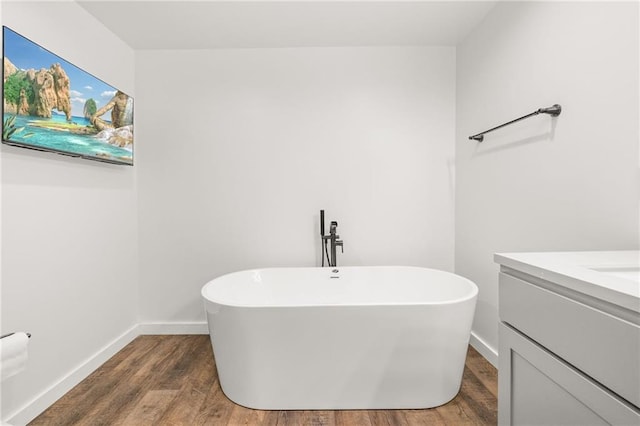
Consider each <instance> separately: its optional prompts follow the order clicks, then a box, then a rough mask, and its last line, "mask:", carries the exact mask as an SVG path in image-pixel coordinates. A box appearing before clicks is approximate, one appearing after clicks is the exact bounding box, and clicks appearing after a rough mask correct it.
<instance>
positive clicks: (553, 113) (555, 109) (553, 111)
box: [469, 104, 562, 142]
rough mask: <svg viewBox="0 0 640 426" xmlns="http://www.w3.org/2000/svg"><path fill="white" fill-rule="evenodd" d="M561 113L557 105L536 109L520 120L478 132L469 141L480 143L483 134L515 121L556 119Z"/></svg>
mask: <svg viewBox="0 0 640 426" xmlns="http://www.w3.org/2000/svg"><path fill="white" fill-rule="evenodd" d="M561 112H562V107H561V106H560V105H558V104H555V105H553V106H550V107H549V108H538V109H537V110H535V111H533V112H532V113H531V114H527V115H523V116H522V117H520V118H516V119H515V120H511V121H509V122H508V123H504V124H501V125H499V126H496V127H494V128H493V129H489V130H485V131H484V132H480V133H478V134H477V135H473V136H469V139H471V140H474V141H478V142H482V141H483V140H484V134H485V133H489V132H493V131H494V130H497V129H500V128H502V127H504V126H508V125H509V124H513V123H515V122H516V121H520V120H524V119H525V118H529V117H532V116H534V115H538V114H549V115H551V116H552V117H557V116H559V115H560V113H561Z"/></svg>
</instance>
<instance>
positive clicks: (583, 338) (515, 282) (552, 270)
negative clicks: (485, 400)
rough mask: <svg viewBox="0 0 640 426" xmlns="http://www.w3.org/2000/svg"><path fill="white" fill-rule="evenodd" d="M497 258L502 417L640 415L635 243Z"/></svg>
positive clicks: (560, 419) (596, 420)
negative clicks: (629, 247) (625, 248)
mask: <svg viewBox="0 0 640 426" xmlns="http://www.w3.org/2000/svg"><path fill="white" fill-rule="evenodd" d="M605 254H606V255H605ZM621 254H625V255H622V256H621ZM496 262H498V263H500V265H501V267H500V277H499V313H500V325H499V333H500V334H499V338H500V347H499V355H500V359H499V369H498V375H499V395H498V421H499V424H501V425H511V424H513V425H600V424H602V425H606V424H614V425H640V297H639V296H640V294H638V293H640V280H636V279H635V275H634V274H633V273H628V272H629V271H631V272H633V268H635V267H636V265H637V262H638V252H581V253H544V254H543V253H517V254H516V253H513V254H498V255H496ZM603 265H604V266H603ZM606 268H611V270H612V271H614V272H615V271H617V270H618V269H620V270H623V272H625V271H626V272H625V273H626V275H625V274H622V275H620V274H619V275H617V276H615V275H607V274H604V273H603V272H602V271H609V269H606ZM638 270H639V271H640V268H639V269H638Z"/></svg>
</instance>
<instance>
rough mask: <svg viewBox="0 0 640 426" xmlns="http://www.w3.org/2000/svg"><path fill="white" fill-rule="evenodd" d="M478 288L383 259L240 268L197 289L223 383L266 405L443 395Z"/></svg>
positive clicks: (368, 402)
mask: <svg viewBox="0 0 640 426" xmlns="http://www.w3.org/2000/svg"><path fill="white" fill-rule="evenodd" d="M477 294H478V288H477V287H476V285H475V284H474V283H473V282H471V281H469V280H468V279H466V278H463V277H460V276H457V275H454V274H452V273H449V272H443V271H438V270H433V269H426V268H416V267H387V266H375V267H340V268H273V269H260V270H251V271H242V272H236V273H232V274H228V275H224V276H222V277H219V278H216V279H214V280H213V281H210V282H209V283H207V284H206V285H205V286H204V287H203V288H202V296H203V297H204V303H205V310H206V313H207V321H208V323H209V332H210V335H211V343H212V346H213V353H214V357H215V361H216V366H217V369H218V376H219V379H220V385H221V387H222V390H223V391H224V393H225V394H226V395H227V397H229V399H231V400H232V401H234V402H236V403H237V404H240V405H243V406H245V407H250V408H256V409H265V410H288V409H292V410H302V409H306V410H311V409H323V410H334V409H394V408H429V407H435V406H438V405H442V404H444V403H446V402H448V401H450V400H451V399H453V398H454V397H455V396H456V394H457V393H458V391H459V390H460V384H461V380H462V372H463V369H464V362H465V358H466V352H467V345H468V342H469V334H470V330H471V322H472V319H473V314H474V310H475V304H476V298H477Z"/></svg>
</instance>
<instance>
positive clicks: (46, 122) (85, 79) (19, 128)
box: [2, 26, 133, 165]
mask: <svg viewBox="0 0 640 426" xmlns="http://www.w3.org/2000/svg"><path fill="white" fill-rule="evenodd" d="M2 33H3V46H2V52H3V55H2V56H3V65H4V66H3V72H2V82H3V93H4V102H3V109H2V142H3V143H6V144H9V145H15V146H20V147H24V148H31V149H37V150H41V151H50V152H56V153H59V154H65V155H71V156H75V157H82V158H87V159H90V160H98V161H105V162H109V163H116V164H128V165H133V98H131V97H130V96H128V95H126V94H125V93H123V92H122V91H120V90H118V89H116V88H115V87H112V86H110V85H108V84H107V83H105V82H104V81H102V80H100V79H98V78H96V77H94V76H93V75H91V74H89V73H87V72H86V71H83V70H81V69H80V68H78V67H76V66H75V65H73V64H71V63H69V62H67V61H65V60H64V59H62V58H60V57H59V56H57V55H55V54H53V53H51V52H50V51H48V50H46V49H45V48H43V47H41V46H39V45H38V44H36V43H34V42H32V41H31V40H29V39H27V38H25V37H23V36H21V35H20V34H18V33H16V32H14V31H13V30H11V29H9V28H7V27H5V26H3V27H2Z"/></svg>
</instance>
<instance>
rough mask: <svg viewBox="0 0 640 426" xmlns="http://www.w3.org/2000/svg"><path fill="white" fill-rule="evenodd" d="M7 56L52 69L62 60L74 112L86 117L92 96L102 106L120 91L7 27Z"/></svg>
mask: <svg viewBox="0 0 640 426" xmlns="http://www.w3.org/2000/svg"><path fill="white" fill-rule="evenodd" d="M3 29H4V32H3V42H4V56H5V57H6V58H8V59H9V60H10V61H11V63H13V65H15V66H16V67H17V68H18V69H22V70H28V69H31V68H33V69H35V70H39V69H41V68H46V69H49V67H51V65H52V64H55V63H59V64H60V65H61V66H62V68H63V69H64V71H65V72H66V73H67V76H69V80H70V81H71V93H70V95H71V113H72V115H73V116H76V117H82V116H83V114H82V110H83V108H84V103H85V102H86V101H87V99H89V98H93V100H95V101H96V104H97V106H98V108H100V107H101V106H103V105H105V104H106V103H107V102H109V100H110V99H111V98H112V97H113V95H114V94H115V93H116V89H115V88H114V87H112V86H110V85H108V84H106V83H105V82H103V81H102V80H100V79H98V78H96V77H94V76H92V75H91V74H89V73H88V72H86V71H83V70H81V69H80V68H78V67H76V66H75V65H73V64H71V63H69V62H67V61H65V60H64V59H62V58H61V57H59V56H57V55H55V54H53V53H51V52H49V51H48V50H46V49H44V48H43V47H41V46H39V45H37V44H35V43H33V42H32V41H30V40H29V39H27V38H25V37H23V36H21V35H20V34H18V33H16V32H14V31H12V30H11V29H9V28H7V27H3Z"/></svg>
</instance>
